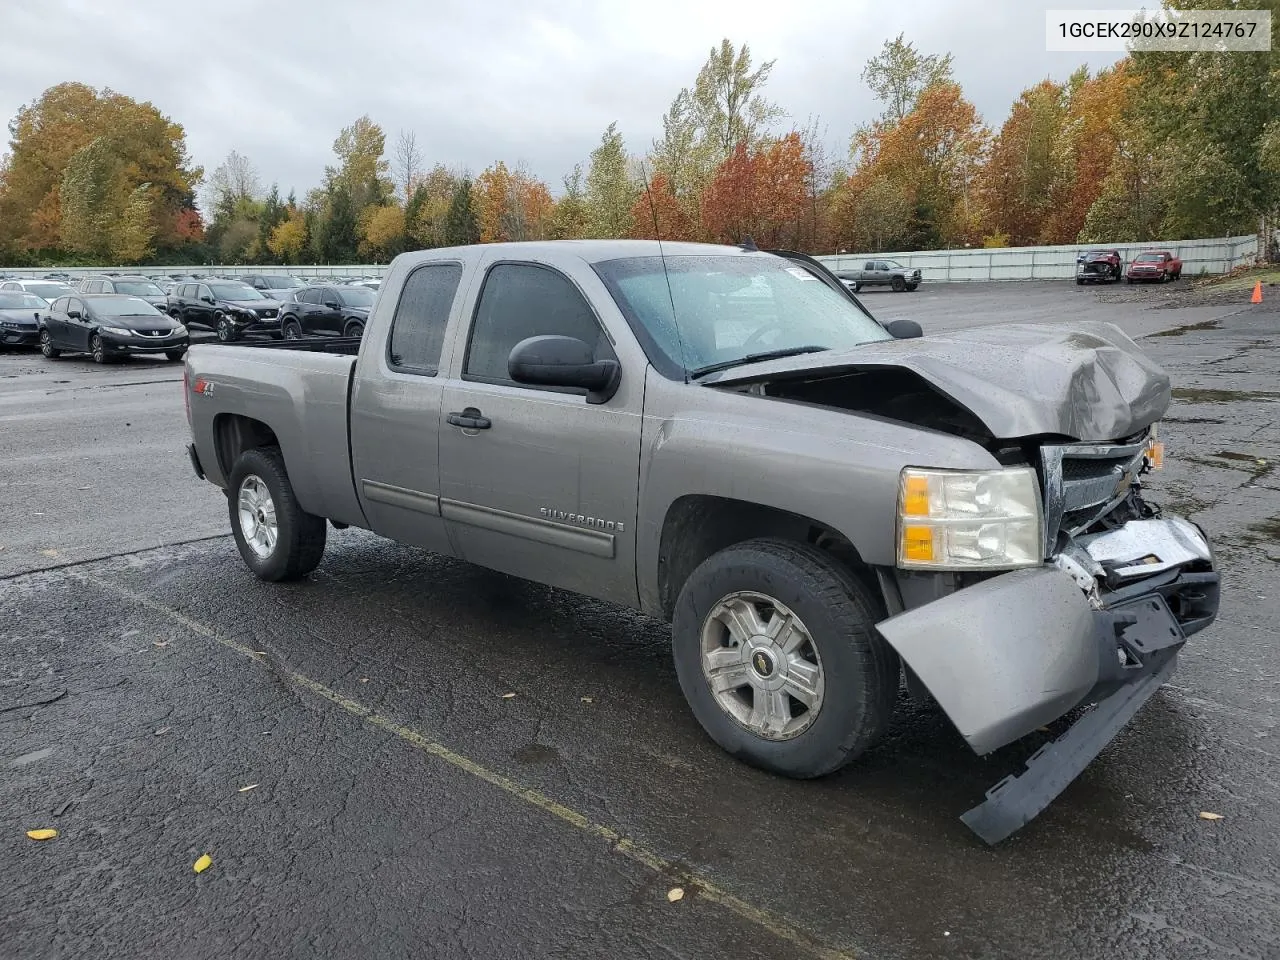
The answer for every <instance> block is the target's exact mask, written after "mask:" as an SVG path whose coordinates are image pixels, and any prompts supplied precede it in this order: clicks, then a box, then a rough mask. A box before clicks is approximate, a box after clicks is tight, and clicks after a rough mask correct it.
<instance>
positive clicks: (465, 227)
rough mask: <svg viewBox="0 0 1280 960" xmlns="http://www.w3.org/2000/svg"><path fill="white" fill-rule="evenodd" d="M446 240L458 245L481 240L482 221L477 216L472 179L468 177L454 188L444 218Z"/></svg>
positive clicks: (449, 244)
mask: <svg viewBox="0 0 1280 960" xmlns="http://www.w3.org/2000/svg"><path fill="white" fill-rule="evenodd" d="M444 242H445V244H446V245H447V246H451V247H457V246H465V245H467V244H472V243H479V242H480V222H479V220H478V219H477V217H476V203H475V197H474V194H473V192H472V189H471V181H470V180H469V179H467V178H466V177H463V178H462V180H461V181H460V182H459V183H458V185H457V187H455V188H454V191H453V197H452V198H451V199H450V201H449V210H448V212H447V213H446V214H445V220H444Z"/></svg>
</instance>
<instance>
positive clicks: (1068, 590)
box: [878, 517, 1219, 843]
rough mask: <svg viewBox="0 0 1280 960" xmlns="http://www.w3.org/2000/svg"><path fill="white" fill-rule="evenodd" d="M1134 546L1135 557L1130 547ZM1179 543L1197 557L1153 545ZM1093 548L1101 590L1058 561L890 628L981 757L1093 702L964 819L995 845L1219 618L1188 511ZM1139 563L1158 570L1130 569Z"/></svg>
mask: <svg viewBox="0 0 1280 960" xmlns="http://www.w3.org/2000/svg"><path fill="white" fill-rule="evenodd" d="M1125 544H1129V546H1128V547H1127V548H1126V549H1128V550H1130V551H1131V552H1132V554H1133V555H1132V557H1131V558H1126V557H1125V554H1124V553H1123V551H1121V550H1120V549H1119V548H1118V545H1125ZM1153 545H1154V546H1153ZM1175 546H1176V548H1177V549H1179V550H1187V549H1188V548H1190V550H1191V551H1192V552H1193V553H1194V556H1192V557H1190V558H1187V557H1183V556H1181V555H1180V556H1179V560H1180V563H1179V565H1176V566H1166V565H1163V564H1161V563H1160V562H1159V560H1158V555H1157V553H1156V552H1155V551H1166V550H1169V549H1174V547H1175ZM1081 549H1082V550H1083V551H1084V553H1083V556H1084V557H1085V558H1086V560H1089V561H1093V562H1094V563H1095V564H1096V565H1097V568H1098V569H1099V570H1100V571H1104V572H1105V576H1103V577H1101V578H1100V579H1099V581H1098V587H1097V588H1096V589H1094V590H1093V591H1090V592H1086V591H1085V590H1083V589H1082V588H1081V585H1080V584H1079V583H1078V582H1077V580H1076V579H1073V577H1072V575H1071V574H1069V573H1068V572H1066V571H1064V570H1063V569H1060V568H1059V567H1056V566H1047V565H1046V566H1042V567H1035V568H1032V569H1027V570H1017V571H1012V572H1010V573H1006V574H1001V575H999V576H996V577H992V578H991V579H989V580H985V581H982V582H981V583H978V584H974V585H973V586H970V587H966V588H965V589H963V590H959V591H957V592H955V593H952V594H949V595H947V596H945V597H942V598H941V599H938V600H935V601H933V602H932V603H927V604H925V605H924V606H921V607H917V608H916V609H914V610H909V611H906V612H904V613H900V614H898V615H896V616H894V617H890V618H889V619H888V620H885V621H883V622H882V623H880V624H879V625H878V629H879V631H880V633H881V635H882V636H884V638H885V639H886V640H887V641H888V642H889V644H890V645H891V646H892V647H893V648H894V649H895V650H896V651H897V652H898V654H899V655H900V656H901V657H902V659H903V661H904V662H905V663H906V664H907V666H908V667H910V669H911V671H912V672H913V673H914V674H915V675H916V676H917V677H918V678H919V679H920V681H921V682H922V683H923V684H924V685H925V687H927V688H928V690H929V692H930V694H931V695H932V696H933V697H934V699H935V700H937V701H938V704H939V705H940V706H941V707H942V709H943V710H944V711H945V712H946V714H947V716H948V717H949V718H950V719H951V721H952V722H953V723H954V724H955V726H956V729H957V730H959V732H960V734H961V736H963V737H964V738H965V740H966V742H968V744H969V746H970V747H972V748H973V750H974V751H975V752H976V753H978V754H987V753H990V752H992V751H993V750H996V749H998V748H1000V747H1002V746H1005V745H1006V744H1009V743H1012V742H1013V741H1015V740H1018V739H1020V738H1021V737H1023V736H1026V735H1027V734H1029V733H1032V732H1033V731H1035V730H1037V729H1038V728H1040V727H1042V726H1044V725H1045V724H1048V723H1050V722H1052V721H1054V720H1057V719H1059V718H1060V717H1062V716H1063V715H1064V714H1065V713H1067V712H1069V711H1070V710H1072V709H1074V708H1076V707H1080V706H1084V705H1087V704H1094V705H1095V706H1094V707H1093V709H1092V710H1091V711H1090V712H1089V713H1087V714H1085V716H1084V717H1082V718H1081V719H1080V720H1078V721H1077V722H1076V724H1075V725H1073V726H1072V727H1071V728H1070V729H1069V730H1067V732H1066V733H1064V734H1063V735H1062V736H1061V737H1059V738H1058V739H1057V740H1055V741H1054V742H1053V743H1051V744H1048V745H1046V747H1044V748H1043V749H1042V750H1041V751H1040V752H1038V753H1037V754H1036V755H1035V756H1034V757H1033V758H1032V760H1031V761H1030V762H1029V763H1028V769H1027V771H1026V773H1024V774H1023V775H1022V776H1020V777H1016V778H1014V777H1010V778H1006V779H1005V780H1002V781H1001V782H1000V783H998V784H997V785H996V786H995V787H993V788H992V789H991V791H989V792H988V799H987V801H986V802H985V803H983V804H982V805H980V806H979V807H977V808H975V809H974V810H972V811H970V812H969V813H968V814H966V815H965V822H966V823H967V824H968V825H969V826H970V827H971V828H973V829H974V830H975V832H977V833H978V834H979V835H980V836H982V837H983V839H984V840H986V841H987V842H989V843H995V842H998V841H999V840H1002V839H1004V837H1007V836H1008V835H1009V834H1011V833H1013V832H1014V831H1015V830H1017V829H1018V828H1019V827H1021V826H1022V825H1023V824H1025V823H1027V822H1028V821H1029V820H1031V819H1032V818H1033V817H1034V816H1035V815H1036V814H1037V813H1039V812H1040V811H1041V810H1043V809H1044V808H1045V807H1046V806H1047V805H1048V804H1049V803H1050V802H1051V801H1052V800H1053V798H1054V797H1055V796H1057V795H1058V793H1060V792H1061V791H1062V790H1063V789H1064V788H1065V787H1066V785H1067V784H1068V783H1070V782H1071V780H1073V779H1074V778H1075V777H1076V776H1077V775H1078V774H1079V773H1080V771H1082V770H1083V769H1084V767H1085V766H1087V765H1088V763H1089V761H1090V760H1092V759H1093V757H1095V756H1096V755H1097V754H1098V753H1099V752H1100V751H1101V750H1102V748H1103V747H1105V746H1106V744H1107V743H1108V742H1110V740H1111V739H1112V738H1113V737H1114V736H1115V735H1116V733H1117V732H1119V730H1120V729H1121V728H1122V727H1123V726H1124V725H1125V724H1126V723H1127V722H1128V720H1129V719H1130V718H1131V717H1132V716H1133V714H1134V713H1136V712H1137V710H1138V709H1139V708H1140V707H1141V706H1142V704H1143V703H1145V702H1146V700H1147V699H1148V698H1149V697H1150V695H1151V694H1152V693H1153V692H1154V691H1155V689H1156V688H1157V687H1158V686H1159V685H1160V683H1162V682H1163V678H1165V677H1167V676H1168V675H1169V674H1170V673H1171V672H1172V671H1173V669H1174V667H1175V664H1176V660H1177V653H1178V651H1179V650H1180V649H1181V647H1182V645H1183V644H1184V643H1185V642H1186V638H1187V636H1189V635H1190V634H1192V633H1195V632H1196V631H1198V630H1201V629H1203V628H1204V627H1205V626H1208V624H1209V623H1211V622H1212V621H1213V619H1214V617H1215V616H1216V614H1217V608H1218V589H1219V585H1218V574H1217V572H1216V571H1215V570H1214V569H1213V560H1212V552H1211V549H1210V547H1209V545H1208V541H1207V539H1205V538H1203V537H1202V536H1200V532H1199V531H1198V529H1197V528H1195V527H1194V525H1192V524H1190V523H1188V522H1187V521H1185V520H1182V519H1181V518H1177V517H1171V518H1168V519H1165V520H1143V521H1134V522H1132V523H1130V524H1126V525H1124V526H1123V527H1120V528H1118V529H1117V530H1116V531H1113V532H1111V533H1107V534H1101V535H1095V536H1093V537H1088V538H1082V539H1081ZM1153 558H1154V559H1153ZM1129 560H1131V561H1132V562H1129ZM1139 561H1141V562H1142V563H1143V564H1144V565H1149V566H1150V567H1151V568H1152V569H1153V570H1154V571H1155V572H1154V573H1153V575H1151V576H1148V577H1140V576H1135V575H1134V574H1132V573H1130V571H1132V570H1133V569H1134V566H1135V565H1136V564H1137V563H1138V562H1139ZM1117 572H1120V573H1124V574H1127V575H1126V576H1120V577H1117V576H1116V574H1117ZM1099 590H1101V591H1103V592H1099ZM1155 677H1159V678H1160V679H1159V680H1158V681H1153V679H1152V678H1155ZM1091 718H1092V719H1091Z"/></svg>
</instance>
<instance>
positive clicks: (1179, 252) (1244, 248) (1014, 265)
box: [818, 236, 1258, 282]
mask: <svg viewBox="0 0 1280 960" xmlns="http://www.w3.org/2000/svg"><path fill="white" fill-rule="evenodd" d="M1099 249H1105V250H1119V251H1120V255H1121V257H1123V258H1124V261H1125V263H1126V264H1127V263H1129V262H1130V261H1131V260H1132V259H1133V257H1134V256H1135V255H1136V254H1139V253H1142V252H1143V251H1144V250H1168V251H1170V252H1172V253H1173V254H1174V255H1175V256H1177V257H1180V258H1181V259H1182V272H1183V274H1185V275H1194V274H1200V273H1226V272H1227V271H1229V270H1231V269H1232V268H1233V267H1238V266H1240V265H1241V264H1244V263H1250V262H1252V261H1253V260H1254V259H1255V258H1256V256H1257V253H1258V238H1257V237H1256V236H1242V237H1219V238H1217V239H1212V240H1165V241H1161V242H1157V243H1099V244H1093V245H1084V244H1073V245H1071V246H1060V247H1001V248H996V249H990V250H989V249H985V248H979V249H972V248H971V249H964V250H916V251H900V252H897V253H856V254H855V253H844V254H829V255H827V256H820V257H818V259H819V260H821V261H823V262H824V263H825V264H826V265H827V266H828V267H830V268H831V269H832V270H834V271H835V272H836V273H839V272H840V271H842V270H858V269H861V268H862V267H863V265H864V264H865V263H866V261H867V260H876V259H882V260H896V261H898V262H899V263H901V264H903V265H904V266H907V267H911V268H913V269H915V268H917V267H918V268H919V269H920V274H921V277H922V279H924V280H925V281H926V282H927V281H930V280H933V281H938V280H945V281H974V280H981V281H987V280H1070V279H1072V278H1073V277H1075V275H1076V257H1077V256H1079V255H1080V254H1081V253H1084V252H1085V251H1087V250H1099Z"/></svg>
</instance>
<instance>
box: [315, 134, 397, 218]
mask: <svg viewBox="0 0 1280 960" xmlns="http://www.w3.org/2000/svg"><path fill="white" fill-rule="evenodd" d="M386 140H387V138H386V135H385V134H384V133H383V132H382V127H380V126H378V125H377V124H376V123H374V122H373V121H372V120H370V119H369V118H368V117H367V116H363V117H360V118H358V119H357V120H356V121H355V122H354V123H352V124H351V125H350V126H348V127H343V128H342V132H341V133H339V134H338V137H337V139H336V140H334V141H333V152H334V155H335V156H336V157H337V158H338V165H337V166H336V167H333V166H328V167H325V183H326V184H328V185H332V186H334V187H339V188H341V189H342V190H344V191H345V192H346V195H347V196H348V197H349V198H350V202H351V206H352V209H353V211H354V213H355V216H356V217H359V215H360V213H361V212H362V211H363V210H364V208H365V207H367V206H369V205H371V204H375V205H376V204H381V203H383V202H384V201H386V200H387V199H389V198H390V197H391V195H392V192H393V189H394V188H393V186H392V183H391V179H390V176H389V173H390V169H391V164H390V162H389V161H388V160H386V159H385V158H384V157H383V151H384V149H385V148H386Z"/></svg>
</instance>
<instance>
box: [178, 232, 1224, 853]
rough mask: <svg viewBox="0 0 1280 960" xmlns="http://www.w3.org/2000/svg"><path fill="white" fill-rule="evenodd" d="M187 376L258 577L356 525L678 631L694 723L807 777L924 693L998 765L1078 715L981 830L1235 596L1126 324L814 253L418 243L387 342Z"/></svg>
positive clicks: (871, 738) (1029, 813) (1056, 787)
mask: <svg viewBox="0 0 1280 960" xmlns="http://www.w3.org/2000/svg"><path fill="white" fill-rule="evenodd" d="M185 380H186V383H185V388H184V389H185V395H186V398H187V408H188V417H189V421H190V426H191V432H192V435H193V440H194V442H193V443H192V444H191V445H190V446H189V448H188V453H189V455H190V458H191V462H192V465H193V467H194V469H195V471H196V473H197V474H198V475H199V476H201V477H203V478H206V479H208V480H209V481H210V482H211V483H213V484H216V485H217V486H218V487H220V488H222V489H223V490H224V491H225V493H226V496H227V506H228V513H229V517H230V524H231V529H232V532H233V534H234V537H235V541H236V543H237V545H238V547H239V551H240V554H241V556H242V557H243V559H244V561H245V563H246V564H247V565H248V566H249V568H250V569H251V570H252V571H253V572H254V573H255V574H257V575H258V576H259V577H261V578H263V579H265V580H271V581H275V580H287V579H290V578H296V577H300V576H304V575H305V574H307V573H308V572H309V571H311V570H312V569H314V568H315V567H316V566H317V565H318V564H319V563H320V561H321V557H322V555H323V553H324V550H325V540H326V532H327V529H328V526H329V525H330V524H331V525H332V526H333V527H335V528H339V529H340V528H344V527H348V526H354V527H363V528H366V529H369V530H372V531H374V532H375V533H378V534H381V535H383V536H385V537H389V538H392V539H395V540H398V541H403V542H405V543H410V544H417V545H418V546H420V547H423V548H425V549H427V550H430V551H435V552H436V553H440V554H445V555H449V556H454V557H459V558H462V559H463V560H466V561H470V562H472V563H476V564H481V565H483V566H485V567H489V568H492V569H494V570H498V571H503V572H505V573H508V574H512V575H515V576H518V577H524V578H527V579H530V580H535V581H540V582H542V583H546V584H550V585H553V586H556V587H560V588H563V589H566V590H571V591H576V592H577V593H580V594H585V595H587V596H590V597H595V598H599V599H600V600H604V601H609V602H612V603H617V604H623V605H625V606H628V607H632V608H635V609H638V610H640V611H643V612H644V613H645V614H648V615H651V616H653V617H656V618H661V619H664V620H667V621H670V622H671V635H672V650H673V656H674V661H675V669H676V673H677V676H678V678H679V682H680V685H681V688H682V689H683V692H684V694H685V697H686V699H687V701H688V703H689V706H690V709H691V711H692V713H693V715H694V717H696V718H697V720H698V722H699V723H700V724H701V725H702V726H703V728H704V729H705V730H706V732H707V733H708V734H709V735H710V736H711V737H712V738H714V740H715V741H716V742H717V743H719V744H720V745H721V746H722V747H723V748H724V749H725V750H727V751H728V752H729V753H731V754H732V755H734V756H736V757H738V758H740V759H742V760H744V761H746V762H748V763H751V764H755V765H757V766H759V767H762V768H765V769H767V770H770V771H774V772H776V773H779V774H783V775H786V776H790V777H797V778H807V777H816V776H821V775H823V774H827V773H830V772H831V771H834V770H836V769H837V768H839V767H841V766H843V765H845V764H846V763H848V762H850V761H852V760H854V759H855V758H856V757H858V756H859V755H860V754H861V753H863V752H864V751H865V750H867V749H868V748H869V747H870V746H872V744H874V743H875V742H876V740H877V739H878V738H879V737H880V736H881V734H882V733H884V731H885V729H886V727H887V725H888V723H889V721H890V717H891V715H892V714H893V712H894V708H895V704H896V703H897V702H898V699H899V692H900V689H901V688H902V687H903V686H904V685H905V687H906V689H907V691H908V692H909V694H911V695H912V696H914V697H916V698H919V699H923V700H926V701H928V700H933V701H936V703H937V704H938V705H940V707H941V709H942V710H943V711H944V712H945V713H946V715H947V716H948V717H949V718H950V720H951V722H952V723H953V724H954V725H955V727H956V729H957V730H958V731H959V732H960V734H961V735H962V736H963V737H964V739H965V740H966V741H967V742H968V744H969V745H970V747H972V749H973V750H974V751H975V752H976V753H978V754H983V755H985V754H988V753H991V752H992V751H994V750H996V749H998V748H1000V747H1002V746H1004V745H1006V744H1010V743H1012V742H1014V741H1016V740H1019V739H1021V738H1023V737H1026V736H1028V735H1035V736H1041V737H1042V736H1043V734H1038V733H1037V730H1038V729H1039V728H1041V727H1043V726H1044V725H1046V724H1049V723H1052V722H1054V721H1057V720H1060V719H1063V718H1064V717H1066V718H1067V720H1068V721H1069V723H1064V724H1062V725H1060V726H1061V727H1062V728H1063V731H1062V732H1060V735H1059V736H1058V737H1057V738H1056V739H1053V740H1051V741H1049V742H1048V743H1046V744H1045V746H1044V747H1043V748H1042V749H1040V750H1039V751H1038V752H1037V753H1036V754H1035V755H1034V757H1033V758H1032V759H1031V761H1029V762H1028V765H1027V768H1026V770H1025V771H1023V772H1022V773H1021V774H1020V775H1017V776H1009V777H1006V778H1005V779H1004V780H1002V781H1001V782H1000V783H999V784H997V785H996V786H995V787H994V788H992V790H991V791H990V792H989V793H988V795H987V797H986V798H985V799H984V800H983V801H982V802H981V803H979V804H977V805H976V806H975V807H974V808H973V809H972V810H970V811H968V812H967V813H965V814H964V816H963V817H962V819H963V820H964V821H965V822H966V823H967V824H968V825H969V826H970V827H971V828H972V829H973V830H974V831H975V832H976V833H978V835H979V836H981V837H982V838H983V839H985V840H986V841H987V842H990V843H994V842H997V841H999V840H1000V839H1002V838H1003V837H1006V836H1008V835H1009V834H1010V833H1012V832H1013V831H1015V830H1017V829H1018V828H1019V827H1021V826H1022V824H1024V823H1025V822H1027V821H1028V820H1030V819H1031V818H1032V817H1034V816H1035V815H1036V814H1037V813H1038V812H1039V811H1040V810H1041V809H1043V808H1044V807H1045V806H1046V805H1047V804H1048V803H1049V802H1050V801H1051V800H1052V799H1053V798H1054V797H1055V796H1056V795H1057V794H1058V793H1059V792H1060V791H1061V790H1062V789H1063V788H1064V787H1065V786H1066V785H1067V783H1069V782H1070V781H1071V780H1072V779H1073V778H1074V777H1075V776H1076V775H1077V774H1079V773H1080V771H1081V770H1082V769H1083V768H1084V767H1085V766H1086V765H1087V764H1088V763H1089V762H1090V761H1091V760H1092V758H1093V757H1094V756H1096V755H1097V753H1098V752H1099V751H1100V750H1101V749H1102V748H1103V747H1104V746H1105V745H1106V744H1107V743H1108V742H1109V741H1110V740H1111V739H1112V738H1113V737H1114V736H1115V734H1116V733H1117V732H1118V731H1119V730H1120V729H1121V728H1122V727H1123V726H1124V725H1125V724H1126V723H1127V722H1128V720H1129V718H1130V717H1132V715H1133V714H1134V713H1135V712H1136V711H1137V710H1138V709H1139V707H1141V705H1142V704H1143V703H1144V702H1145V701H1146V699H1147V698H1148V697H1149V696H1150V695H1151V693H1152V692H1154V690H1155V688H1156V687H1158V686H1159V685H1160V684H1161V683H1162V682H1163V681H1164V680H1165V679H1166V678H1167V677H1168V676H1169V674H1170V673H1171V672H1172V670H1173V669H1174V666H1175V663H1176V657H1177V654H1178V651H1179V650H1180V649H1181V647H1182V645H1183V644H1184V643H1185V642H1186V640H1187V637H1188V636H1190V635H1191V634H1193V633H1195V632H1196V631H1198V630H1202V629H1203V628H1204V627H1206V626H1208V625H1209V624H1210V623H1211V622H1212V621H1213V619H1214V617H1215V616H1216V613H1217V608H1218V579H1219V578H1218V573H1217V572H1216V570H1215V564H1214V558H1213V553H1212V550H1211V547H1210V544H1209V541H1208V539H1207V537H1206V535H1205V533H1204V531H1202V530H1201V529H1200V528H1198V527H1197V526H1196V525H1195V524H1192V523H1190V522H1188V521H1187V520H1184V519H1182V518H1179V517H1175V516H1170V515H1167V514H1162V513H1161V511H1160V509H1159V508H1158V507H1156V506H1155V505H1153V504H1151V503H1148V502H1147V501H1146V500H1145V499H1144V497H1143V493H1142V480H1143V477H1144V475H1145V474H1147V473H1148V471H1150V470H1152V469H1155V468H1157V467H1158V466H1159V464H1160V460H1161V458H1162V456H1163V448H1162V447H1161V446H1160V444H1159V442H1158V439H1157V434H1156V431H1157V421H1159V419H1160V417H1161V416H1162V414H1163V413H1164V411H1165V409H1166V407H1167V406H1168V404H1169V402H1170V385H1169V379H1168V377H1167V376H1166V375H1165V374H1164V373H1163V372H1162V371H1161V370H1160V369H1159V368H1158V367H1157V366H1156V365H1155V364H1154V363H1153V362H1152V361H1151V360H1149V359H1148V358H1147V357H1146V356H1145V355H1144V354H1143V353H1142V351H1141V350H1140V349H1139V348H1138V347H1137V346H1136V345H1135V344H1134V343H1133V342H1132V341H1131V340H1130V339H1129V338H1128V337H1126V336H1125V335H1124V334H1123V333H1122V332H1121V331H1120V330H1119V329H1117V328H1116V327H1114V326H1112V325H1110V324H1100V323H1076V324H1067V323H1063V324H1054V325H1030V324H1028V325H1018V324H1010V325H1006V326H988V327H983V328H980V329H973V330H966V331H963V332H960V333H948V334H945V335H937V336H921V331H920V328H919V326H918V325H916V324H914V323H912V322H910V321H905V322H904V321H896V322H894V323H889V324H881V323H879V322H878V321H877V320H876V319H875V318H874V317H873V316H872V315H871V314H870V313H869V312H868V311H867V310H866V309H865V308H864V307H863V306H862V304H861V303H860V301H859V300H858V298H857V297H856V296H854V295H853V294H852V293H851V292H850V291H849V290H848V289H847V288H846V287H845V286H844V284H842V283H841V282H840V280H839V279H838V278H837V277H836V276H835V275H834V274H832V273H831V272H830V271H829V270H827V269H826V268H825V267H824V266H822V265H821V264H819V263H818V262H817V261H815V260H812V259H811V258H808V257H805V256H803V255H800V254H794V253H789V252H787V251H772V252H764V251H758V250H756V249H755V248H754V245H751V244H749V243H748V244H747V245H746V246H744V247H742V248H739V247H732V246H710V245H702V244H676V243H669V244H664V245H661V246H659V245H658V244H656V243H654V242H651V241H560V242H548V243H526V244H491V245H485V246H474V247H462V248H453V249H441V250H430V251H423V252H417V253H407V254H403V255H401V256H399V257H397V258H396V259H395V260H394V262H393V263H392V264H391V266H390V269H389V272H388V274H387V277H386V280H385V282H384V283H383V284H382V287H381V289H380V290H379V292H378V296H377V299H376V301H375V303H374V306H373V309H372V312H371V313H370V316H369V322H368V326H367V328H366V330H365V333H364V336H363V339H361V340H359V341H353V340H345V339H327V340H323V341H306V340H302V341H291V342H285V343H280V342H275V343H271V344H264V345H262V346H250V345H243V346H224V345H220V344H207V345H196V346H194V347H192V348H191V350H190V352H189V353H188V356H187V362H186V367H185ZM1090 706H1091V709H1088V710H1085V711H1083V712H1081V713H1080V714H1079V715H1078V716H1077V715H1076V714H1075V713H1074V711H1076V710H1077V708H1081V707H1090ZM1068 714H1071V716H1070V717H1068V716H1067V715H1068Z"/></svg>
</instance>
